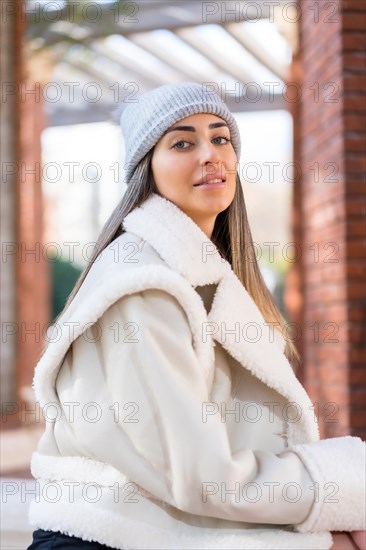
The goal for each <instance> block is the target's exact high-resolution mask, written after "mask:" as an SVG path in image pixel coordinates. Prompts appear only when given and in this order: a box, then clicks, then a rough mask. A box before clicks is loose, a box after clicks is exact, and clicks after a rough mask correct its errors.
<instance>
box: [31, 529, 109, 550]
mask: <svg viewBox="0 0 366 550" xmlns="http://www.w3.org/2000/svg"><path fill="white" fill-rule="evenodd" d="M63 548H69V549H71V550H79V548H83V549H84V548H85V550H108V549H109V548H110V546H105V545H104V544H100V543H99V542H89V541H87V540H83V539H79V538H78V537H71V536H69V535H63V534H62V533H60V531H44V530H43V529H37V530H36V531H33V542H32V544H31V545H30V546H29V547H28V548H27V550H63ZM110 550H112V549H110Z"/></svg>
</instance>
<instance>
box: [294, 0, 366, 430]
mask: <svg viewBox="0 0 366 550" xmlns="http://www.w3.org/2000/svg"><path fill="white" fill-rule="evenodd" d="M300 6H301V10H302V15H301V18H300V21H299V31H300V49H299V53H298V56H297V58H296V59H295V63H299V64H300V66H301V72H300V74H299V76H298V78H299V83H300V84H301V87H302V99H301V103H300V105H299V109H298V112H296V113H295V117H296V120H295V124H297V126H298V128H297V132H295V149H294V151H295V160H296V161H297V162H299V163H300V164H301V168H302V178H301V181H299V182H298V183H296V184H295V190H294V213H295V220H294V230H295V238H297V239H298V240H299V241H300V242H301V246H302V251H303V254H302V264H301V265H299V266H296V268H295V270H294V272H295V273H296V274H297V275H298V276H300V277H301V281H300V282H299V283H298V289H299V290H300V291H301V294H302V298H303V300H302V307H301V311H298V312H297V315H298V318H299V319H301V323H302V328H303V339H302V348H301V350H302V353H303V365H302V372H301V379H302V380H303V382H304V384H305V386H306V388H307V390H308V391H309V393H310V396H311V398H312V400H313V401H315V402H316V410H317V412H318V413H319V418H320V431H321V434H322V436H325V437H332V436H338V435H344V434H348V433H351V434H353V435H359V436H361V437H364V436H365V428H366V370H365V369H366V354H365V345H366V326H365V325H366V324H365V320H366V319H365V316H366V313H365V312H366V308H365V305H366V304H365V299H366V284H365V272H366V269H365V268H366V254H365V236H366V232H365V210H366V206H365V204H366V202H365V199H366V190H365V168H366V164H365V163H366V143H365V137H366V120H365V115H366V113H365V109H366V107H365V104H366V97H365V90H366V64H365V61H366V55H365V42H366V33H365V30H366V5H365V4H364V3H363V2H359V1H358V0H343V1H342V2H338V1H337V2H326V1H323V0H321V1H319V2H315V3H313V2H308V1H307V0H302V1H301V2H300ZM314 6H315V9H314Z"/></svg>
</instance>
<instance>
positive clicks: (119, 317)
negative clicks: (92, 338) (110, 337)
mask: <svg viewBox="0 0 366 550" xmlns="http://www.w3.org/2000/svg"><path fill="white" fill-rule="evenodd" d="M99 324H100V332H101V333H103V332H105V331H104V328H105V327H110V326H115V327H122V326H123V327H125V328H129V329H131V330H133V328H135V329H136V330H138V332H139V333H141V332H149V333H152V332H153V333H155V334H165V335H167V334H168V333H169V332H172V333H174V335H175V336H174V337H176V335H177V334H179V338H181V339H182V338H188V339H191V338H192V326H191V323H190V319H189V317H188V314H187V312H186V310H185V308H184V307H183V306H182V304H181V302H180V301H179V300H178V299H177V298H176V297H175V296H174V295H173V294H171V293H170V292H167V291H166V290H164V289H161V288H149V289H145V290H141V291H139V292H135V293H133V294H127V295H124V296H123V297H121V298H119V299H118V300H117V301H115V302H114V303H113V304H112V305H111V306H110V307H109V308H108V309H107V310H106V311H105V312H104V314H103V315H102V317H101V318H100V320H99Z"/></svg>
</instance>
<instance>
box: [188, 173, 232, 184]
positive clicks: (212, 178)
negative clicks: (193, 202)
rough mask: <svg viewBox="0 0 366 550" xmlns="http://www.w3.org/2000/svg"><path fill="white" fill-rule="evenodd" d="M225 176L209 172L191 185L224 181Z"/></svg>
mask: <svg viewBox="0 0 366 550" xmlns="http://www.w3.org/2000/svg"><path fill="white" fill-rule="evenodd" d="M225 181H226V178H224V177H223V176H220V175H215V174H209V175H207V176H205V177H203V178H201V179H200V181H199V182H197V183H195V184H194V185H193V187H199V186H200V185H207V184H209V183H211V184H215V183H225Z"/></svg>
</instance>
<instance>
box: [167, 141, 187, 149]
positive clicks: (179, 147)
mask: <svg viewBox="0 0 366 550" xmlns="http://www.w3.org/2000/svg"><path fill="white" fill-rule="evenodd" d="M184 143H188V145H189V142H188V141H185V140H184V139H181V140H180V141H176V142H175V143H173V145H172V147H171V148H172V149H187V147H182V145H184Z"/></svg>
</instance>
